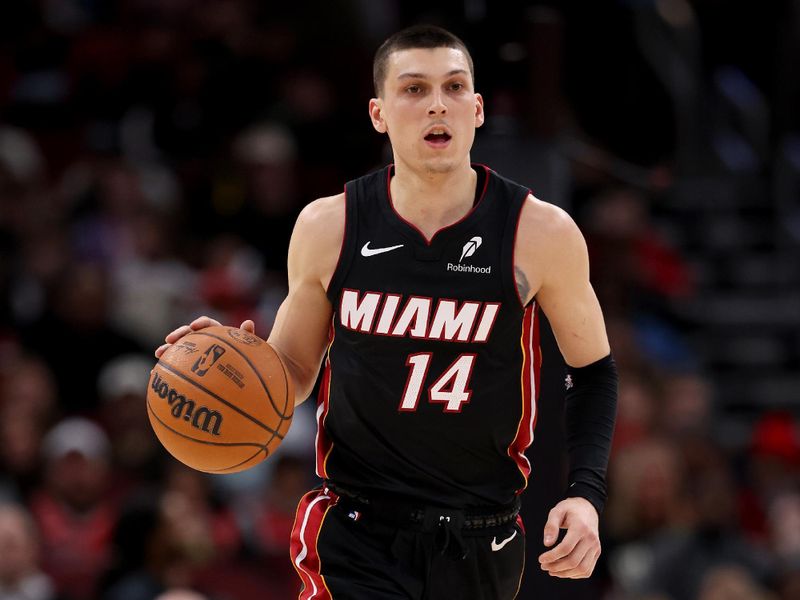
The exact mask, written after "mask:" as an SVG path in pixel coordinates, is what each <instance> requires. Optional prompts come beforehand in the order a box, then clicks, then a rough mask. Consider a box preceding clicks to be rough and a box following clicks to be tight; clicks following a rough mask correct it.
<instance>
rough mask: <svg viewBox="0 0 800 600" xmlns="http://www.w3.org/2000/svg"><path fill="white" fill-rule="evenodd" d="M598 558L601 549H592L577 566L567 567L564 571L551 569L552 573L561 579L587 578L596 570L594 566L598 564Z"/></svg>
mask: <svg viewBox="0 0 800 600" xmlns="http://www.w3.org/2000/svg"><path fill="white" fill-rule="evenodd" d="M598 558H600V551H599V550H597V551H595V550H591V549H590V550H589V551H588V552H587V553H586V554H585V555H584V557H583V560H581V562H580V563H578V566H576V567H575V568H573V569H565V570H563V571H550V575H551V576H553V577H558V578H560V579H585V578H587V577H590V576H591V574H592V573H593V572H594V567H595V565H596V564H597V559H598Z"/></svg>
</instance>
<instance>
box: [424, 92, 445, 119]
mask: <svg viewBox="0 0 800 600" xmlns="http://www.w3.org/2000/svg"><path fill="white" fill-rule="evenodd" d="M428 114H429V115H432V116H433V115H444V114H447V104H445V102H444V94H442V92H438V91H437V92H434V93H433V94H431V104H430V106H428Z"/></svg>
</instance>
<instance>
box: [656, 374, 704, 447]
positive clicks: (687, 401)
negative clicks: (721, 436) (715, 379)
mask: <svg viewBox="0 0 800 600" xmlns="http://www.w3.org/2000/svg"><path fill="white" fill-rule="evenodd" d="M711 393H712V392H711V385H710V383H709V382H708V381H707V380H706V379H705V378H704V377H703V376H702V375H700V374H699V373H675V374H671V375H670V376H668V377H665V380H664V393H663V404H662V408H661V410H660V411H659V421H660V423H661V428H662V430H663V431H664V433H666V434H667V435H669V436H671V437H672V438H674V439H676V440H677V441H680V440H681V439H683V438H686V437H687V436H704V435H707V434H709V427H710V421H711V417H712V409H713V402H712V396H711Z"/></svg>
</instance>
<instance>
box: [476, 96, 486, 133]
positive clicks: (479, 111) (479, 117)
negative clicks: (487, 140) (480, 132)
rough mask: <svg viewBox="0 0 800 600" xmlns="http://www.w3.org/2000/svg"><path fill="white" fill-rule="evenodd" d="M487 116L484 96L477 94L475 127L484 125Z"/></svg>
mask: <svg viewBox="0 0 800 600" xmlns="http://www.w3.org/2000/svg"><path fill="white" fill-rule="evenodd" d="M484 120H485V116H484V113H483V96H481V95H480V94H477V93H476V94H475V127H480V126H481V125H483V121H484Z"/></svg>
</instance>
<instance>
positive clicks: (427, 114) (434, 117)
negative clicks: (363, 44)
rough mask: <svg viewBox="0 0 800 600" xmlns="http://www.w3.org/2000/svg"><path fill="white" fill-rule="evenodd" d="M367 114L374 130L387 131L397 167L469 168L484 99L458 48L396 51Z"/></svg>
mask: <svg viewBox="0 0 800 600" xmlns="http://www.w3.org/2000/svg"><path fill="white" fill-rule="evenodd" d="M370 116H371V117H372V124H373V126H374V127H375V129H377V130H378V131H380V132H381V133H388V135H389V139H390V141H391V143H392V150H393V152H394V158H395V162H396V163H404V164H407V165H408V166H410V167H412V168H414V169H421V170H423V171H426V172H429V173H445V172H448V171H452V170H454V169H456V168H459V167H463V166H464V164H465V163H466V165H469V151H470V148H471V147H472V142H473V141H474V139H475V128H476V127H480V126H481V125H482V124H483V98H481V96H480V94H476V93H475V90H474V89H473V84H472V77H471V76H470V72H469V63H468V62H467V58H466V56H465V55H464V53H463V52H461V50H456V49H454V48H430V49H428V48H412V49H409V50H398V51H397V52H393V53H392V54H391V55H390V56H389V60H388V64H387V69H386V80H385V81H384V88H383V94H382V97H381V98H373V99H372V100H371V101H370Z"/></svg>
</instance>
